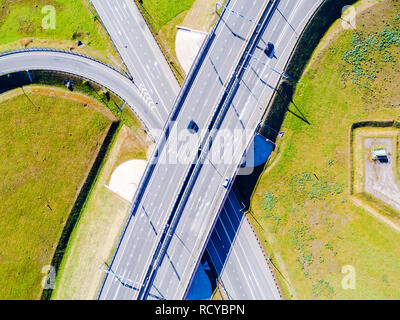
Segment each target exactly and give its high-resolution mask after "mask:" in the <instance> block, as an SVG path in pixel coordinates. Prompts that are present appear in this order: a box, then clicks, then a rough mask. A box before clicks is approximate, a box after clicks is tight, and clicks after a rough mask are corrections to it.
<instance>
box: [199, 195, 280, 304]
mask: <svg viewBox="0 0 400 320" xmlns="http://www.w3.org/2000/svg"><path fill="white" fill-rule="evenodd" d="M242 209H243V208H242V207H241V205H240V204H239V202H238V200H237V198H236V196H235V193H234V192H230V193H229V196H228V198H227V201H226V202H225V205H224V207H223V209H222V210H221V214H220V216H219V217H218V221H217V223H216V225H215V228H214V229H213V231H212V234H211V236H210V240H209V241H208V243H207V249H206V251H207V253H208V257H209V259H210V261H211V263H212V265H213V267H214V268H215V271H216V272H217V273H218V275H219V278H220V279H219V283H220V286H221V291H222V292H223V294H224V295H225V296H226V297H227V298H228V299H231V300H278V299H280V298H281V296H280V293H279V290H278V286H277V284H276V283H275V279H274V275H273V274H272V270H271V269H270V266H269V265H268V262H267V260H266V258H265V256H264V255H263V251H262V249H261V248H260V244H259V243H258V241H257V238H256V236H255V235H254V233H253V230H252V228H251V226H250V223H249V221H248V220H247V218H246V217H245V215H244V213H243V210H242Z"/></svg>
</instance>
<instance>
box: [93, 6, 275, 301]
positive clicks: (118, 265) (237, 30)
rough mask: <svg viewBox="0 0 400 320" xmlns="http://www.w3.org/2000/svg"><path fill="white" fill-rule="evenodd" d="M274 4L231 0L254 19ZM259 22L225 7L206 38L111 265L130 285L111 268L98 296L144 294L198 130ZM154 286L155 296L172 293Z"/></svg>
mask: <svg viewBox="0 0 400 320" xmlns="http://www.w3.org/2000/svg"><path fill="white" fill-rule="evenodd" d="M271 4H272V2H271V1H262V0H257V1H252V2H251V4H249V2H248V1H245V0H232V1H228V5H229V7H230V8H232V9H235V10H237V11H239V10H243V9H244V8H246V14H248V15H250V16H251V17H253V18H254V19H255V20H258V19H259V18H261V16H262V15H263V14H264V13H265V12H266V11H267V10H268V9H269V8H270V6H271ZM255 28H256V25H255V24H251V23H243V20H242V18H240V17H239V16H238V15H236V14H234V13H232V12H231V11H230V10H227V11H224V12H223V14H222V18H221V19H220V20H219V21H218V23H217V24H216V26H215V28H214V30H212V31H211V33H210V35H209V37H208V41H206V43H205V46H206V47H207V50H206V51H205V52H204V53H203V57H202V64H201V66H200V68H199V70H195V69H193V67H192V71H191V73H193V72H195V79H194V80H193V83H191V84H190V87H189V89H188V92H187V93H185V96H184V99H182V100H179V99H178V100H177V103H179V104H180V105H175V107H174V108H175V109H179V110H180V112H179V113H176V118H172V119H171V120H173V122H171V126H170V128H168V131H169V138H168V140H167V141H166V142H165V143H164V144H163V145H162V147H159V156H158V161H157V162H156V163H155V164H154V165H153V167H152V169H151V175H150V178H146V175H145V177H144V180H142V184H143V183H144V184H145V185H146V188H145V190H144V192H143V193H142V194H141V193H138V194H137V195H136V198H135V200H134V202H133V205H132V216H131V219H130V221H129V222H128V224H127V227H126V228H125V231H124V233H123V236H122V237H121V241H120V244H119V245H118V248H117V250H116V254H115V255H114V258H113V261H112V263H111V266H110V270H111V271H112V273H113V274H116V275H118V277H120V278H121V279H126V281H127V282H128V285H125V286H123V285H121V284H120V282H119V281H118V279H117V278H116V277H113V276H111V275H110V274H109V275H108V276H107V277H106V279H105V282H104V285H103V287H102V290H101V292H100V295H99V298H100V299H136V298H138V297H139V298H140V296H143V295H145V294H146V292H144V291H145V288H146V287H147V285H146V282H148V281H149V272H150V273H152V272H153V270H154V267H155V263H156V261H157V260H158V257H159V255H158V253H160V250H161V246H162V245H160V244H163V239H165V234H166V232H165V228H168V225H169V222H170V221H169V220H170V219H171V211H172V210H173V208H174V205H175V202H176V199H177V197H178V196H179V192H180V190H181V187H182V184H183V183H184V180H185V178H186V176H187V174H188V171H189V170H190V169H191V167H192V165H191V161H192V155H193V154H195V153H196V152H197V151H198V146H199V143H200V142H199V141H198V140H199V139H202V138H203V137H204V135H206V134H207V132H205V133H203V135H201V132H200V131H203V130H202V129H206V128H208V126H209V123H210V122H211V121H212V118H213V116H214V114H215V112H216V109H217V108H218V103H219V101H220V100H221V99H222V97H223V95H224V93H225V91H226V90H225V89H226V88H225V86H226V85H227V84H228V82H229V81H230V79H231V77H232V74H233V72H234V70H235V68H236V66H237V64H238V62H239V60H240V58H241V56H242V54H243V50H244V48H245V47H246V45H247V42H246V39H249V38H250V37H251V36H252V35H253V33H254V30H255ZM228 44H229V45H228ZM216 70H217V71H216ZM192 76H193V74H192ZM188 81H191V74H190V73H189V75H188V78H187V79H186V80H185V82H188ZM184 87H185V84H184ZM192 120H194V121H195V123H196V124H197V126H198V127H199V128H200V130H199V135H193V134H192V133H190V132H188V130H187V128H188V124H189V123H190V122H191V121H192ZM193 137H195V138H193ZM152 287H153V286H152ZM132 288H136V289H137V290H135V289H132ZM155 290H156V294H155V296H161V298H169V297H168V296H167V295H164V294H163V293H159V292H157V289H155Z"/></svg>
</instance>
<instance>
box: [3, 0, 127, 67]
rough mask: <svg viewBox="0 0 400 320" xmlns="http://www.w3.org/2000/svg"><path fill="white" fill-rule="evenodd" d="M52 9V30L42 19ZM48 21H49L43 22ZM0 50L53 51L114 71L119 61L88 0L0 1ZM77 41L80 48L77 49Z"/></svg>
mask: <svg viewBox="0 0 400 320" xmlns="http://www.w3.org/2000/svg"><path fill="white" fill-rule="evenodd" d="M45 6H53V7H54V8H55V13H56V15H55V29H52V28H50V29H46V28H43V25H42V20H43V19H44V18H46V16H47V15H48V14H49V11H44V12H43V13H42V10H43V8H44V7H45ZM45 21H46V22H48V20H45ZM0 34H1V35H2V36H1V38H0V51H7V50H11V49H20V48H38V47H46V48H55V49H62V50H68V51H73V52H77V53H82V54H85V55H88V56H91V57H93V58H96V59H98V60H101V61H103V62H106V63H108V64H110V65H112V66H114V67H115V68H117V69H120V68H119V65H120V63H121V59H120V57H119V55H118V53H117V51H116V49H115V48H114V46H113V44H112V42H111V41H110V39H109V37H108V34H107V32H106V31H105V30H104V28H103V26H102V25H101V23H100V21H98V20H97V19H95V16H94V9H93V8H92V6H91V5H90V3H89V0H0ZM77 41H81V42H82V45H81V46H79V47H78V46H77Z"/></svg>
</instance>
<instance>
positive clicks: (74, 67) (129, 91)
mask: <svg viewBox="0 0 400 320" xmlns="http://www.w3.org/2000/svg"><path fill="white" fill-rule="evenodd" d="M24 70H50V71H60V72H66V73H70V74H73V75H76V76H79V77H82V78H85V79H88V80H91V81H93V82H96V83H98V84H100V85H101V86H103V87H105V88H107V89H109V90H110V91H112V92H114V93H115V94H116V95H118V96H119V97H120V98H121V99H123V100H124V101H126V103H127V104H128V105H129V106H130V107H131V108H132V110H133V111H134V112H135V113H136V114H137V115H138V117H139V118H140V119H141V120H142V122H143V124H144V125H145V126H146V127H147V129H148V130H149V131H154V129H158V130H159V129H160V128H163V126H164V121H165V118H162V117H160V116H159V115H158V114H157V113H155V107H153V109H152V108H151V107H150V106H149V105H148V104H147V103H146V102H145V100H144V99H143V97H142V96H140V95H139V93H138V90H137V87H136V86H135V84H134V83H133V82H132V81H131V80H130V79H128V78H127V77H126V76H124V75H123V74H122V73H120V72H118V71H116V70H114V69H112V68H110V67H109V66H107V65H105V64H102V63H100V62H98V61H96V60H94V59H90V58H87V57H84V56H80V55H75V54H71V53H67V52H61V51H55V50H26V51H25V50H19V51H13V52H9V53H7V54H0V75H4V74H8V73H13V72H19V71H24ZM153 138H156V137H154V136H153Z"/></svg>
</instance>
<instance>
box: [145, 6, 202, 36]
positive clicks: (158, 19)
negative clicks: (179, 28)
mask: <svg viewBox="0 0 400 320" xmlns="http://www.w3.org/2000/svg"><path fill="white" fill-rule="evenodd" d="M194 1H195V0H142V1H141V2H142V5H143V7H144V8H145V9H146V10H147V11H148V12H150V13H151V16H152V18H153V20H154V26H155V28H156V30H160V29H161V28H162V27H163V26H164V25H166V24H167V23H168V22H170V21H171V20H173V19H174V18H175V17H176V16H178V15H179V14H181V13H182V12H184V11H187V10H189V9H190V7H191V6H192V5H193V3H194Z"/></svg>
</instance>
